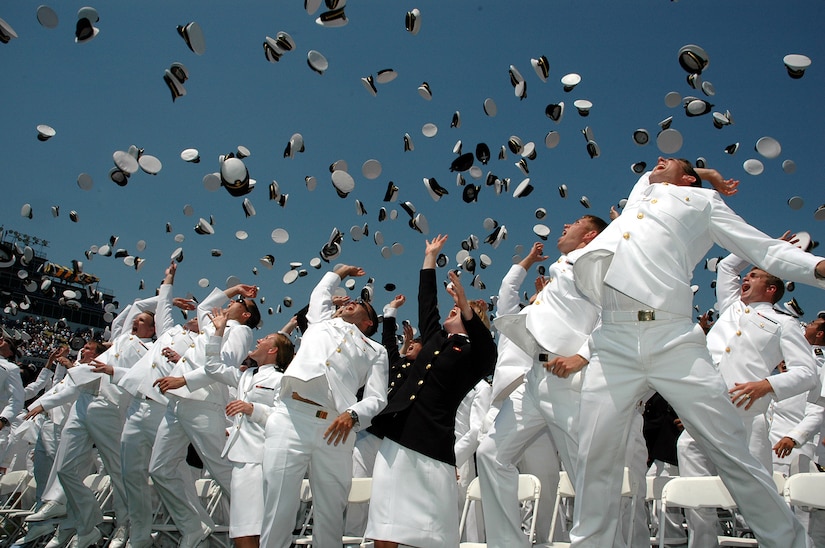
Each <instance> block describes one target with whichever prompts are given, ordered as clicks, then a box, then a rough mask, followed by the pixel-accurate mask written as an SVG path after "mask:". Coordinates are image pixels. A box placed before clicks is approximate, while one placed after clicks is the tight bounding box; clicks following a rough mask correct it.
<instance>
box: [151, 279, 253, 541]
mask: <svg viewBox="0 0 825 548" xmlns="http://www.w3.org/2000/svg"><path fill="white" fill-rule="evenodd" d="M227 300H228V298H227V296H226V294H225V293H224V292H223V291H221V290H220V289H217V288H216V289H215V290H214V291H212V293H210V294H209V296H208V297H207V298H206V299H204V300H203V301H202V302H201V303H200V304H199V305H198V325H199V327H200V330H201V334H200V335H199V336H198V337H196V338H195V340H194V342H193V344H194V346H191V347H190V348H189V349H188V350H187V351H186V353H185V354H184V355H183V356H182V357H181V359H180V360H179V361H178V363H177V365H175V367H174V369H173V370H172V372H171V373H170V375H171V376H182V377H184V379H186V386H183V387H182V388H178V389H175V390H169V391H168V392H166V396H167V397H168V398H169V405H168V407H167V410H166V414H165V416H164V417H163V419H162V420H161V422H160V426H159V427H158V433H157V436H156V438H155V446H154V449H153V450H152V457H151V459H150V463H149V475H150V476H151V478H152V481H153V482H154V484H155V489H156V490H157V492H158V495H160V498H161V500H162V501H163V504H164V506H166V509H167V510H168V511H169V514H170V515H171V516H172V519H173V520H174V521H175V524H176V525H177V527H178V530H180V532H181V533H182V534H183V535H195V534H197V533H200V532H201V531H203V527H204V525H205V526H208V527H210V528H213V526H214V523H213V522H212V519H211V518H210V517H209V516H208V515H207V514H206V511H205V510H204V509H203V506H202V505H201V504H199V503H197V502H194V501H195V500H196V499H195V497H194V484H193V482H192V481H191V478H182V477H181V475H180V472H179V468H180V465H181V464H182V463H183V462H184V459H185V458H186V450H187V447H188V446H189V443H190V442H191V443H192V445H193V446H194V447H195V450H196V451H197V452H198V455H199V456H200V458H201V460H202V461H203V463H204V466H206V468H207V470H209V473H210V474H211V476H212V478H213V479H214V480H215V481H217V482H218V485H220V486H221V489H223V491H224V495H225V496H226V497H227V498H229V497H230V491H229V484H230V481H231V476H232V467H231V465H230V464H229V463H228V462H227V461H226V460H225V459H222V458H221V456H220V455H221V450H222V449H223V446H224V443H225V441H226V434H225V432H226V428H225V426H226V414H225V407H226V404H227V402H228V400H229V391H228V388H227V387H226V385H224V384H221V383H216V382H215V381H214V380H213V379H212V378H211V377H210V376H209V375H207V374H206V372H205V371H204V365H205V363H206V344H207V342H208V340H209V336H210V335H213V334H214V333H215V328H214V326H213V325H212V322H211V321H210V320H209V317H208V314H210V313H211V312H212V309H213V308H216V307H221V306H223V305H224V304H225V303H226V302H227ZM251 346H252V330H251V329H250V328H249V327H247V326H245V325H242V324H240V323H238V322H236V321H235V320H229V321H228V322H227V324H226V330H225V331H224V336H223V345H222V346H221V364H223V366H224V367H227V368H229V367H235V368H237V367H238V366H239V365H240V363H241V362H242V361H243V360H244V359H245V358H246V356H247V354H248V353H249V348H250V347H251Z"/></svg>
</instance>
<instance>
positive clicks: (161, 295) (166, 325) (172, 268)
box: [155, 261, 178, 337]
mask: <svg viewBox="0 0 825 548" xmlns="http://www.w3.org/2000/svg"><path fill="white" fill-rule="evenodd" d="M177 269H178V263H177V262H176V261H172V263H171V264H170V265H169V267H168V268H167V269H166V276H165V277H164V278H163V283H162V284H161V286H160V291H159V292H158V304H157V307H156V308H155V334H156V335H157V336H158V337H160V336H161V335H162V334H163V333H164V332H166V331H167V330H169V329H171V328H172V327H174V325H175V321H174V319H173V318H172V286H173V285H174V283H175V272H176V271H177Z"/></svg>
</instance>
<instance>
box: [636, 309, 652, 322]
mask: <svg viewBox="0 0 825 548" xmlns="http://www.w3.org/2000/svg"><path fill="white" fill-rule="evenodd" d="M636 317H637V318H638V319H639V321H640V322H650V321H653V320H655V319H656V311H655V310H639V311H638V312H637V313H636Z"/></svg>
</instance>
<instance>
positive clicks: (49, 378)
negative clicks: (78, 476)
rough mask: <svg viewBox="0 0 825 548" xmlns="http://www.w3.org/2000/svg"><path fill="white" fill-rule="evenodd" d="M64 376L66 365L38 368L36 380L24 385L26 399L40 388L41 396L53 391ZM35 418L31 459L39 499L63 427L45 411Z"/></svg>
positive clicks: (35, 393) (56, 364) (31, 396)
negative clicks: (35, 430)
mask: <svg viewBox="0 0 825 548" xmlns="http://www.w3.org/2000/svg"><path fill="white" fill-rule="evenodd" d="M65 376H66V367H65V366H63V365H62V364H59V363H55V366H54V371H52V370H51V369H48V368H46V367H44V368H43V369H41V370H40V374H39V375H38V376H37V380H36V381H35V382H33V383H31V384H29V385H27V386H25V387H24V389H25V398H26V400H29V399H31V398H33V397H34V396H36V395H37V393H38V392H40V390H41V389H42V390H43V396H46V395H47V394H49V393H53V392H54V390H55V388H56V387H57V386H58V385H59V384H60V381H62V380H63V377H65ZM32 385H35V386H32ZM30 387H31V388H30ZM58 390H59V389H58ZM33 407H34V406H33ZM44 409H45V408H44ZM35 420H36V421H37V423H38V424H37V428H38V433H37V441H36V442H35V444H34V451H33V455H32V461H33V466H34V479H35V482H36V483H37V486H36V487H35V497H36V498H37V500H38V501H40V500H41V498H42V496H43V492H44V491H45V489H46V484H47V483H48V481H49V475H50V472H51V469H52V465H53V464H54V457H55V455H56V454H57V444H58V442H59V441H60V431H61V430H62V429H63V424H62V422H60V421H58V422H59V426H57V424H55V421H54V420H53V418H52V414H50V413H45V416H43V417H38V418H36V419H35ZM61 490H62V489H61ZM61 503H63V501H61Z"/></svg>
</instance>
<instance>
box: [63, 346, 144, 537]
mask: <svg viewBox="0 0 825 548" xmlns="http://www.w3.org/2000/svg"><path fill="white" fill-rule="evenodd" d="M151 347H152V340H151V339H141V338H139V337H137V336H134V335H131V334H129V333H125V334H123V335H120V336H119V337H118V338H116V339H115V340H114V341H113V342H112V346H111V347H110V348H109V349H108V350H107V351H106V352H104V353H103V354H101V355H100V356H98V357H97V360H98V361H100V362H102V363H105V364H108V365H110V366H112V367H113V368H114V375H113V377H111V378H110V377H109V376H108V375H106V374H103V373H100V374H97V375H96V376H97V378H96V379H95V380H91V381H89V380H88V379H89V378H91V376H92V375H94V374H90V373H89V369H90V368H89V366H87V365H83V364H80V365H78V366H76V367H73V368H72V369H71V370H70V371H69V376H70V377H71V378H72V379H73V380H75V382H76V384H78V385H77V386H76V387H74V388H72V390H77V391H78V392H79V393H78V396H77V401H76V402H75V405H74V407H73V408H72V411H71V412H70V413H69V417H68V419H67V420H66V425H65V427H64V428H63V433H62V435H61V439H60V445H59V446H58V449H57V456H56V457H55V463H54V466H55V468H56V469H57V476H58V478H59V479H60V484H61V485H62V486H63V489H64V491H65V492H66V499H67V517H68V520H69V522H70V523H74V524H75V526H76V529H77V532H78V535H88V534H89V533H90V532H91V531H92V529H94V527H95V526H96V525H97V524H99V523H100V522H101V521H103V514H102V513H101V510H100V507H99V506H98V504H97V501H96V500H95V498H94V493H93V492H92V491H91V490H90V489H89V488H88V487H86V486H85V485H84V484H83V480H84V479H85V477H86V472H87V470H88V455H89V451H90V450H91V448H92V445H94V446H96V447H97V451H98V453H99V454H100V457H101V459H102V460H103V466H104V468H105V469H106V473H107V474H109V476H110V478H111V482H112V488H113V492H114V496H113V504H114V508H115V515H116V516H117V519H118V522H119V525H126V523H127V522H128V511H127V509H126V494H125V491H124V487H123V477H122V473H121V470H122V468H121V462H120V436H121V433H122V430H123V421H124V419H125V416H126V406H127V405H128V404H129V400H130V399H131V396H129V394H127V393H126V392H123V391H122V390H121V389H120V388H118V387H117V386H116V385H115V384H114V383H113V380H116V379H117V378H118V377H119V376H121V375H122V374H123V373H125V371H126V370H127V369H128V368H130V367H131V366H132V365H133V364H135V363H136V362H137V361H138V360H139V359H140V358H141V357H142V356H143V355H144V354H147V353H148V352H149V350H150V348H151Z"/></svg>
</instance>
